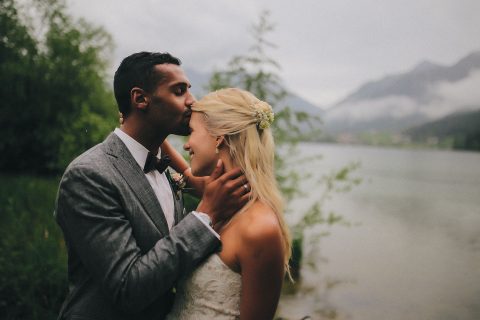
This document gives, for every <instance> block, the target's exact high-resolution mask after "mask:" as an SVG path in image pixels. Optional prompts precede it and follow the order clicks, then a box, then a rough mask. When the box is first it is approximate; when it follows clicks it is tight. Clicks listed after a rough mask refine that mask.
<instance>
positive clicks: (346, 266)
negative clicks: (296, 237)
mask: <svg viewBox="0 0 480 320" xmlns="http://www.w3.org/2000/svg"><path fill="white" fill-rule="evenodd" d="M299 151H300V153H301V154H302V155H311V154H316V153H320V154H322V155H323V160H321V161H319V162H318V163H312V164H310V165H309V166H302V167H303V168H307V167H308V168H309V170H311V171H312V172H313V173H314V175H315V176H317V177H319V176H321V175H322V174H324V173H326V172H329V171H331V170H333V169H335V168H337V169H338V168H340V167H341V166H342V165H344V164H348V163H349V162H352V161H359V162H360V163H361V166H360V168H359V169H357V170H356V171H355V172H354V176H358V177H361V178H362V180H363V182H362V183H361V184H360V185H358V186H356V187H354V189H353V190H352V191H350V192H348V193H339V194H334V196H333V198H332V200H331V201H329V202H328V203H327V205H326V207H327V209H331V210H334V211H335V212H336V213H338V214H341V215H342V216H344V217H345V219H346V220H348V221H349V222H350V223H351V226H349V227H347V226H341V225H337V226H333V227H330V228H327V227H325V226H322V227H320V228H322V230H328V231H330V232H331V234H330V235H329V236H326V237H322V238H321V239H320V241H319V242H318V246H316V247H315V246H310V247H309V245H307V248H306V252H307V257H306V259H307V260H308V259H309V258H310V259H313V260H314V261H315V266H316V269H314V268H312V267H309V266H304V268H303V273H302V281H301V283H300V284H299V286H300V290H299V291H298V292H297V293H296V294H294V295H285V296H283V297H282V300H281V302H280V306H279V313H278V314H279V315H281V316H283V317H285V318H288V319H301V318H302V317H304V316H306V315H310V316H311V319H354V320H366V319H368V320H380V319H386V320H397V319H398V320H400V319H401V320H409V319H412V320H419V319H420V320H423V319H436V320H437V319H438V320H447V319H448V320H449V319H456V320H474V319H475V320H477V319H480V153H473V152H456V151H436V150H403V149H388V148H376V147H366V146H345V145H328V144H304V145H301V146H300V148H299ZM303 170H305V169H303ZM303 188H304V189H305V190H306V191H307V192H308V193H309V196H308V197H307V199H304V200H302V201H297V202H295V208H296V210H299V211H301V210H302V209H305V208H306V207H308V205H309V204H310V203H311V202H312V200H313V199H315V198H316V197H319V194H320V192H319V190H318V189H316V188H314V187H313V186H312V184H311V183H310V182H304V183H303ZM317 188H318V187H317ZM312 248H313V249H314V250H313V251H312V252H310V253H308V251H309V249H312Z"/></svg>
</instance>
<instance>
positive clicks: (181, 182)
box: [170, 172, 187, 200]
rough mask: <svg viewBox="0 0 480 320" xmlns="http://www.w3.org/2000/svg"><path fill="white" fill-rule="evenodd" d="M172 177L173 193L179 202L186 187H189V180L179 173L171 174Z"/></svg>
mask: <svg viewBox="0 0 480 320" xmlns="http://www.w3.org/2000/svg"><path fill="white" fill-rule="evenodd" d="M170 177H171V179H170V183H171V184H172V189H173V192H174V194H175V197H176V198H177V200H179V199H180V197H181V196H182V193H183V192H184V190H185V187H186V186H187V179H186V178H185V176H184V175H183V174H181V173H178V172H174V173H172V174H170Z"/></svg>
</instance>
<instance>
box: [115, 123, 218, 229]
mask: <svg viewBox="0 0 480 320" xmlns="http://www.w3.org/2000/svg"><path fill="white" fill-rule="evenodd" d="M114 133H115V134H116V135H117V136H118V137H119V138H120V140H122V142H123V143H124V144H125V146H126V147H127V149H128V151H130V153H131V154H132V156H133V158H134V159H135V161H136V162H137V163H138V165H139V166H140V168H142V170H143V167H144V166H145V161H146V160H147V156H148V152H149V151H148V150H147V148H145V147H144V146H143V145H142V144H140V143H139V142H138V141H137V140H135V139H133V138H132V137H130V136H129V135H128V134H126V133H125V132H123V131H122V130H121V129H119V128H115V131H114ZM159 152H160V150H159ZM156 156H157V158H158V156H159V155H158V154H157V155H156ZM145 177H146V178H147V180H148V182H149V183H150V185H151V186H152V189H153V191H154V192H155V195H156V196H157V199H158V202H159V203H160V206H161V207H162V210H163V213H164V214H165V219H166V220H167V224H168V229H171V228H172V227H173V224H174V223H175V205H174V203H173V193H172V189H171V187H170V183H169V182H168V179H167V176H165V173H160V172H158V170H152V171H150V172H149V173H146V174H145ZM193 214H194V215H195V217H197V218H198V219H199V220H200V222H202V223H203V224H204V225H206V226H207V227H208V229H210V231H211V232H213V234H214V235H215V236H216V237H217V238H219V239H220V235H219V234H218V233H217V232H215V230H213V228H212V227H210V225H209V224H208V222H205V220H204V219H202V218H201V217H200V216H199V215H198V213H197V212H193Z"/></svg>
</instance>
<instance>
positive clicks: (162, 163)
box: [143, 152, 170, 173]
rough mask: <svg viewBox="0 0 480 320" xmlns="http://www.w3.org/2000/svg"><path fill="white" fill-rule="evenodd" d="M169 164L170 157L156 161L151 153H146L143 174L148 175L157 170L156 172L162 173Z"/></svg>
mask: <svg viewBox="0 0 480 320" xmlns="http://www.w3.org/2000/svg"><path fill="white" fill-rule="evenodd" d="M169 164H170V157H169V156H163V157H162V158H161V159H158V158H157V157H156V156H154V155H153V154H152V153H150V152H149V153H148V156H147V160H145V166H144V167H143V172H145V173H149V172H150V171H152V170H155V169H157V170H158V172H160V173H163V171H165V169H167V167H168V165H169Z"/></svg>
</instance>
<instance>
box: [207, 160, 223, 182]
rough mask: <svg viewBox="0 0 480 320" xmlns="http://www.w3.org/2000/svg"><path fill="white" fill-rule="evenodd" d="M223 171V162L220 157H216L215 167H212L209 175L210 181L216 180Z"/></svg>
mask: <svg viewBox="0 0 480 320" xmlns="http://www.w3.org/2000/svg"><path fill="white" fill-rule="evenodd" d="M222 173H223V162H222V159H218V161H217V165H216V166H215V169H213V172H212V174H211V175H210V181H213V180H217V179H218V177H220V176H221V175H222Z"/></svg>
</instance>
